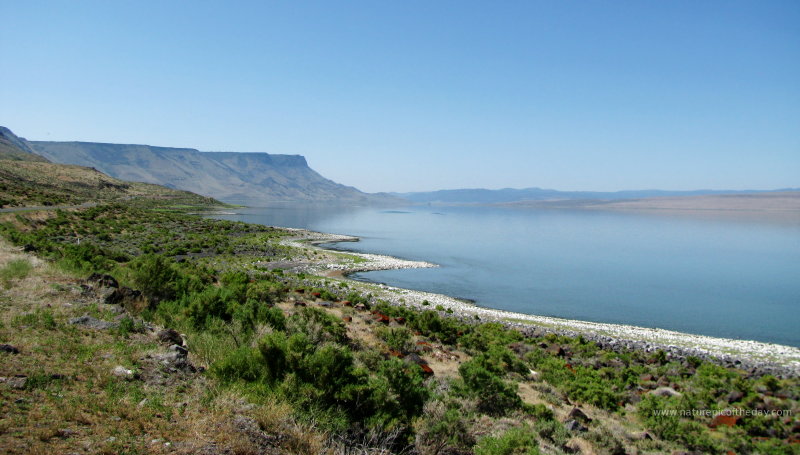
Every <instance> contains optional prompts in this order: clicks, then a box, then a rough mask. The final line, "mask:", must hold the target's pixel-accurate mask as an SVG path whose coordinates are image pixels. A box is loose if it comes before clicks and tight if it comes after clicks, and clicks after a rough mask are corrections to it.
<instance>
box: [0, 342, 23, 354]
mask: <svg viewBox="0 0 800 455" xmlns="http://www.w3.org/2000/svg"><path fill="white" fill-rule="evenodd" d="M0 352H7V353H9V354H19V348H17V347H16V346H11V345H10V344H0Z"/></svg>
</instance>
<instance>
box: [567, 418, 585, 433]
mask: <svg viewBox="0 0 800 455" xmlns="http://www.w3.org/2000/svg"><path fill="white" fill-rule="evenodd" d="M564 428H566V429H567V431H571V432H575V433H583V432H584V431H588V430H589V429H588V428H586V427H585V426H583V425H581V424H580V422H578V421H577V420H567V421H566V422H564Z"/></svg>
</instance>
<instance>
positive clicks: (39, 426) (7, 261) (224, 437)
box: [0, 201, 800, 454]
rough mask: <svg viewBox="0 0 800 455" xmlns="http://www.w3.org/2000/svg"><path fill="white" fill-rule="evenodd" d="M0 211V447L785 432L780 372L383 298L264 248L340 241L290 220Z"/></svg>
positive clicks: (589, 445)
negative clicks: (617, 347) (297, 266)
mask: <svg viewBox="0 0 800 455" xmlns="http://www.w3.org/2000/svg"><path fill="white" fill-rule="evenodd" d="M0 232H1V233H2V235H3V236H4V237H5V238H6V239H7V240H6V241H4V242H2V243H0V282H1V283H2V285H3V286H2V289H0V344H4V345H7V347H4V348H2V349H0V351H2V352H0V377H1V378H2V379H0V403H2V404H0V406H2V408H1V409H2V412H1V413H0V415H2V417H1V418H0V449H2V451H3V452H4V453H15V454H16V453H19V454H23V453H25V454H28V453H67V452H81V453H129V454H136V453H185V454H188V453H203V454H257V453H276V454H277V453H300V454H316V453H330V454H336V453H342V454H344V453H350V454H352V453H420V454H470V453H475V454H512V453H534V454H535V453H550V454H561V453H586V454H589V453H596V454H606V453H608V454H622V453H638V454H656V453H680V452H695V453H712V454H727V453H730V452H731V451H732V452H733V453H737V454H746V453H769V454H796V453H800V445H798V444H797V443H796V442H797V439H798V437H800V420H799V419H798V414H797V413H798V412H800V406H799V405H798V398H800V382H798V379H797V378H788V379H780V378H776V377H772V376H769V375H761V374H757V373H754V372H747V371H740V370H735V369H726V368H722V367H720V366H717V365H714V364H711V363H707V362H704V361H701V360H700V359H695V358H689V359H676V358H670V357H669V356H667V355H666V354H665V353H664V352H650V353H647V352H641V351H627V352H614V351H606V350H603V349H600V348H599V347H598V346H597V345H595V344H594V343H592V342H589V341H586V340H583V339H581V338H566V337H561V336H556V335H544V334H542V335H541V336H537V337H532V338H526V337H524V336H523V335H522V334H521V333H520V332H518V331H516V330H511V329H508V328H506V327H504V326H502V325H500V324H497V323H481V321H477V320H472V321H463V320H459V319H458V318H455V317H453V316H454V315H450V314H448V313H447V312H446V311H444V309H437V308H430V310H427V311H412V310H410V309H408V308H405V307H396V306H391V305H389V304H388V303H387V302H384V301H381V300H379V299H376V298H374V297H373V296H371V295H370V294H369V289H370V288H369V286H368V285H366V284H359V283H356V282H352V281H348V280H343V279H334V278H325V277H318V276H310V275H305V274H302V273H299V274H298V273H289V272H288V271H285V270H283V269H281V268H273V266H272V264H287V263H292V262H297V261H313V260H319V261H322V260H333V259H335V258H337V257H340V256H341V255H342V253H333V252H324V251H320V250H316V249H312V248H305V247H291V246H287V245H286V244H285V242H284V239H286V238H287V237H288V236H291V235H292V232H291V231H284V230H280V229H273V228H268V227H264V226H257V225H248V224H244V223H233V222H227V221H217V220H209V219H203V218H200V217H197V216H191V215H186V214H183V213H180V212H174V211H163V210H153V208H151V207H148V206H147V205H140V206H136V207H134V206H131V205H130V204H128V203H127V202H126V201H121V202H117V203H114V204H101V205H98V206H96V207H84V208H77V209H70V210H41V211H29V212H25V213H5V214H0ZM12 244H13V245H18V246H24V247H25V249H26V250H29V251H33V252H35V254H36V256H32V255H31V254H29V253H22V252H21V251H20V250H19V249H17V248H13V247H12V246H11V245H12ZM167 329H172V330H167ZM692 410H696V411H697V412H693V411H692ZM725 410H749V411H750V412H751V413H752V414H750V415H747V416H743V417H730V418H722V419H720V418H716V417H715V416H714V415H713V413H716V412H723V411H725ZM705 412H708V414H705Z"/></svg>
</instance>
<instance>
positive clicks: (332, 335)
mask: <svg viewBox="0 0 800 455" xmlns="http://www.w3.org/2000/svg"><path fill="white" fill-rule="evenodd" d="M286 330H287V331H288V332H289V333H304V334H306V335H307V336H308V337H309V338H310V339H311V341H312V342H313V343H314V344H320V343H323V342H327V341H333V342H337V343H343V342H345V341H346V339H347V335H346V334H347V329H346V328H345V326H344V323H343V322H342V321H341V320H340V319H339V318H337V317H334V316H332V315H330V314H328V313H327V312H325V311H324V310H321V309H319V308H312V307H306V308H303V309H302V310H300V311H298V312H297V313H295V314H293V315H292V316H291V317H289V318H288V320H287V321H286Z"/></svg>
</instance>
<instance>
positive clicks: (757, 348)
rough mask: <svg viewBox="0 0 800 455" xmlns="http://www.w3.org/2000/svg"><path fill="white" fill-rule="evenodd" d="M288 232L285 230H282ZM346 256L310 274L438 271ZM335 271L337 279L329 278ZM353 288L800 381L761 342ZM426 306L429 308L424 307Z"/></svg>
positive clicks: (300, 235) (314, 238) (797, 360)
mask: <svg viewBox="0 0 800 455" xmlns="http://www.w3.org/2000/svg"><path fill="white" fill-rule="evenodd" d="M284 229H285V228H284ZM288 230H289V231H292V232H293V233H295V236H293V237H292V238H291V239H289V240H287V241H286V242H285V244H286V245H289V246H296V247H306V248H308V247H309V246H310V247H311V248H316V249H320V250H322V251H326V252H332V253H341V252H339V251H336V250H332V249H327V248H323V247H320V246H319V245H320V244H328V243H337V242H356V241H358V238H357V237H352V236H346V235H338V234H326V233H320V232H313V231H308V230H304V229H288ZM346 254H347V255H348V256H353V257H357V258H360V259H359V260H357V261H352V260H349V261H348V260H343V261H322V262H320V263H315V264H308V265H305V266H304V271H306V272H308V273H315V274H322V275H325V276H328V277H341V278H342V279H347V278H346V276H347V275H348V274H351V273H356V272H365V271H374V270H391V269H406V268H423V267H438V266H437V265H436V264H431V263H428V262H420V261H409V260H405V259H399V258H394V257H391V256H383V255H378V254H367V253H355V252H349V251H348V252H347V253H346ZM330 271H336V272H339V273H335V274H332V273H326V272H330ZM348 281H349V282H351V283H357V284H358V286H360V287H362V288H364V289H365V290H368V291H369V292H370V293H372V294H373V296H374V299H382V300H386V301H388V302H389V303H391V304H393V305H402V306H408V307H412V308H416V309H418V310H430V309H434V308H437V307H439V308H443V309H444V310H439V312H440V313H441V314H442V315H443V316H449V317H456V318H459V319H461V320H464V321H472V322H474V321H476V316H477V318H480V320H481V321H483V322H486V321H496V322H500V323H502V324H504V325H506V326H509V327H514V328H516V329H518V330H520V331H521V332H522V333H524V334H526V335H529V336H541V335H545V334H547V333H554V334H558V335H565V336H569V337H577V336H583V337H584V338H585V339H587V340H591V341H594V342H596V343H597V344H598V345H599V346H600V347H602V348H603V349H609V350H614V351H630V350H640V351H645V352H655V351H658V350H663V351H664V352H665V353H666V354H667V357H668V358H673V359H685V358H687V357H690V356H694V357H698V358H701V359H703V360H709V361H713V362H715V363H718V364H720V365H723V366H726V367H731V368H738V369H742V370H745V371H748V372H749V373H750V374H752V375H756V376H760V375H764V374H772V375H774V376H777V377H796V376H800V349H798V348H795V347H791V346H783V345H778V344H771V343H763V342H759V341H749V340H736V339H728V338H715V337H709V336H705V335H693V334H688V333H682V332H675V331H671V330H665V329H658V328H646V327H638V326H631V325H622V324H607V323H599V322H590V321H579V320H570V319H561V318H554V317H547V316H534V315H528V314H523V313H514V312H510V311H504V310H497V309H492V308H485V307H480V306H477V305H474V304H472V303H469V302H466V301H464V300H460V299H456V298H453V297H450V296H446V295H442V294H434V293H430V292H423V291H414V290H409V289H402V288H396V287H393V286H388V285H385V284H379V283H365V282H361V281H355V280H352V279H348ZM424 302H427V305H426V304H424Z"/></svg>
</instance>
